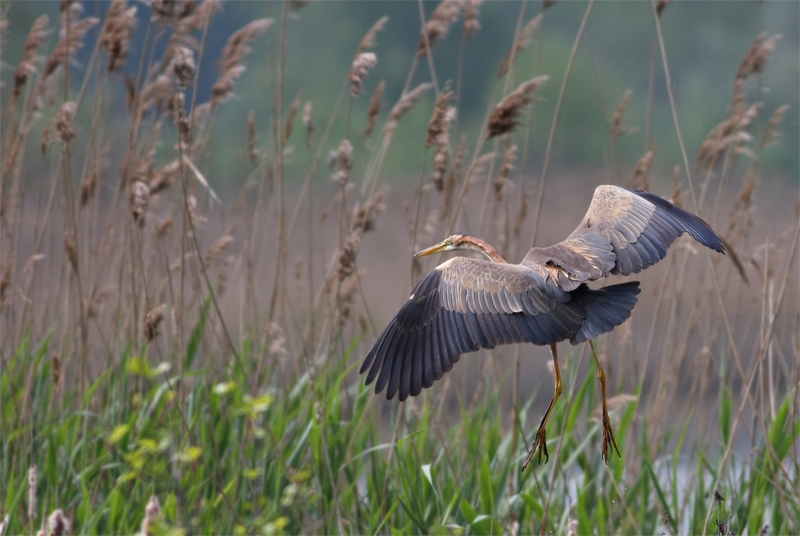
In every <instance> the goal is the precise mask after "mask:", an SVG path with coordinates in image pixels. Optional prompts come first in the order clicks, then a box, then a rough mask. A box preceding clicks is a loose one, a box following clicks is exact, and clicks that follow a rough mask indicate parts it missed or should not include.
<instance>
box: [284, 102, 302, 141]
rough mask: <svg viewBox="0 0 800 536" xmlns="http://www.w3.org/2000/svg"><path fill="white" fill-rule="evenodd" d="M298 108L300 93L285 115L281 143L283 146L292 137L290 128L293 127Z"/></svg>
mask: <svg viewBox="0 0 800 536" xmlns="http://www.w3.org/2000/svg"><path fill="white" fill-rule="evenodd" d="M299 107H300V93H298V94H297V96H296V97H295V98H294V100H293V101H292V105H291V106H290V107H289V113H287V114H286V124H285V125H284V128H283V143H284V144H285V143H286V142H287V141H289V138H291V137H292V127H293V125H294V117H295V116H296V115H297V109H298V108H299Z"/></svg>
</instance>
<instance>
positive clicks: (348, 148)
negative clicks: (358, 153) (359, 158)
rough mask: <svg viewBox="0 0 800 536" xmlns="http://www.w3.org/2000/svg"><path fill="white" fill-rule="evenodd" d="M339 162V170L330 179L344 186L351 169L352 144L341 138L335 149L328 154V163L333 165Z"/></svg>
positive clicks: (348, 178)
mask: <svg viewBox="0 0 800 536" xmlns="http://www.w3.org/2000/svg"><path fill="white" fill-rule="evenodd" d="M336 163H338V164H339V171H337V172H336V173H334V174H333V175H331V180H332V181H333V182H335V183H337V184H339V186H342V187H344V185H346V184H347V182H348V181H349V180H350V171H351V170H352V169H353V145H352V144H351V143H350V141H349V140H342V141H341V142H340V143H339V148H338V149H337V150H336V151H331V153H330V154H329V155H328V164H329V165H330V166H331V167H333V166H334V165H336Z"/></svg>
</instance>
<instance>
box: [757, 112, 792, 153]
mask: <svg viewBox="0 0 800 536" xmlns="http://www.w3.org/2000/svg"><path fill="white" fill-rule="evenodd" d="M788 110H789V105H788V104H784V105H783V106H781V107H779V108H778V109H777V110H775V112H774V113H773V114H772V117H770V118H769V121H768V122H767V126H766V128H764V136H763V137H762V138H761V147H766V146H767V145H769V144H770V143H772V142H773V141H774V140H775V138H776V137H777V135H778V130H777V129H778V125H780V124H781V121H783V116H784V114H786V112H787V111H788Z"/></svg>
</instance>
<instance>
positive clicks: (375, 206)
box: [353, 188, 386, 233]
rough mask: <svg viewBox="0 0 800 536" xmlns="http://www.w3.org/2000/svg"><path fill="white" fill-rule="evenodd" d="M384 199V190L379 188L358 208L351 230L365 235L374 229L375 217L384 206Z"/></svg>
mask: <svg viewBox="0 0 800 536" xmlns="http://www.w3.org/2000/svg"><path fill="white" fill-rule="evenodd" d="M385 197H386V190H385V189H384V188H381V189H380V190H378V191H377V192H375V193H374V194H372V196H370V198H369V199H368V200H367V202H366V203H364V205H363V206H361V207H359V209H358V212H357V213H356V217H355V218H354V219H353V230H354V231H355V230H360V231H361V232H362V233H366V232H369V231H371V230H372V229H374V228H375V217H376V216H377V215H378V214H380V213H381V212H382V211H383V209H384V208H386V205H385V204H384V202H383V200H384V198H385Z"/></svg>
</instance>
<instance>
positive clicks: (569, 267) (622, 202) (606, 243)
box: [522, 186, 725, 290]
mask: <svg viewBox="0 0 800 536" xmlns="http://www.w3.org/2000/svg"><path fill="white" fill-rule="evenodd" d="M684 232H686V233H689V235H691V236H692V238H694V239H695V240H697V241H698V242H700V243H701V244H703V245H704V246H706V247H709V248H711V249H713V250H715V251H718V252H720V253H724V252H725V248H724V247H723V245H722V242H721V241H720V239H719V237H717V235H716V234H714V231H713V230H711V227H709V226H708V224H707V223H706V222H704V221H703V220H701V219H700V218H698V217H697V216H695V215H694V214H691V213H689V212H687V211H685V210H683V209H682V208H680V207H678V206H676V205H673V204H672V203H670V202H669V201H667V200H665V199H662V198H661V197H658V196H657V195H654V194H651V193H648V192H645V191H643V190H636V189H633V188H624V187H621V186H598V187H597V189H596V190H595V192H594V197H593V198H592V202H591V204H590V205H589V210H588V211H587V212H586V216H584V218H583V221H581V224H580V225H579V226H578V228H577V229H575V231H574V232H573V233H572V234H571V235H569V237H568V238H567V239H566V240H564V241H562V242H559V243H558V244H556V245H554V246H550V247H547V248H533V249H531V250H530V251H529V252H528V254H527V255H526V256H525V259H523V261H522V264H523V265H527V266H531V267H537V266H538V267H540V268H544V269H545V271H546V272H547V273H548V274H549V277H551V278H552V279H553V280H554V281H556V282H557V283H558V285H559V286H560V287H561V288H563V289H564V290H573V289H575V288H577V287H578V285H580V284H581V283H582V282H584V281H594V280H596V279H600V278H602V277H606V276H608V275H609V274H615V275H616V274H619V275H629V274H632V273H637V272H640V271H642V270H644V269H645V268H647V267H648V266H650V265H652V264H655V263H656V262H658V261H660V260H661V259H663V258H664V256H665V255H666V254H667V248H668V247H669V246H670V245H671V244H672V243H673V242H674V241H675V239H676V238H678V237H679V236H681V235H682V234H683V233H684Z"/></svg>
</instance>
